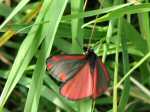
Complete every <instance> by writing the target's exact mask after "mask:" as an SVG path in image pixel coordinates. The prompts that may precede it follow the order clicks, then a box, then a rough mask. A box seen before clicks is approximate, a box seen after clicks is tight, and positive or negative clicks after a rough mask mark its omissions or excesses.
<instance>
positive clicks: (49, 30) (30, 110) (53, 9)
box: [24, 0, 68, 112]
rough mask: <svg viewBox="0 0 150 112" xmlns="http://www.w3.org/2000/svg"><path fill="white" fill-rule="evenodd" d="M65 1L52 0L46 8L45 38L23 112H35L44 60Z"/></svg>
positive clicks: (41, 81) (49, 48)
mask: <svg viewBox="0 0 150 112" xmlns="http://www.w3.org/2000/svg"><path fill="white" fill-rule="evenodd" d="M50 1H51V0H50ZM67 1H68V0H61V1H60V2H58V1H55V0H54V1H52V2H51V4H50V5H48V6H47V7H48V10H47V12H46V14H45V17H44V19H43V20H44V21H50V22H49V23H48V24H46V25H43V32H44V33H43V36H44V37H46V38H45V40H44V42H43V44H42V47H41V49H40V56H39V58H38V60H37V63H36V68H35V71H34V72H33V77H32V83H31V87H30V89H29V93H28V97H27V102H26V106H25V109H24V112H36V111H37V109H38V104H39V98H40V94H41V88H42V83H43V74H44V72H45V61H46V58H47V57H48V55H49V52H50V51H51V48H52V45H53V41H54V37H55V34H56V31H57V28H58V25H59V22H60V20H61V16H62V15H63V12H64V9H65V7H66V4H67ZM53 14H54V15H53Z"/></svg>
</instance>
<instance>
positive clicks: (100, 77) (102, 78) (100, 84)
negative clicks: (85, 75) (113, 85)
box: [92, 59, 110, 99]
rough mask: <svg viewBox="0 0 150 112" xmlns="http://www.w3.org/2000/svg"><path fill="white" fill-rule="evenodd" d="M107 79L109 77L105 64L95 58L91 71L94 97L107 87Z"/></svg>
mask: <svg viewBox="0 0 150 112" xmlns="http://www.w3.org/2000/svg"><path fill="white" fill-rule="evenodd" d="M109 80H110V77H109V73H108V71H107V68H106V66H105V65H104V64H103V63H102V62H101V61H100V60H99V59H97V60H96V62H95V68H94V72H93V94H92V97H93V98H94V99H95V98H97V97H98V96H100V95H101V94H102V93H103V92H104V91H105V90H106V89H107V88H108V84H109Z"/></svg>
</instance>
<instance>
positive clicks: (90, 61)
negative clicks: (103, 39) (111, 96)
mask: <svg viewBox="0 0 150 112" xmlns="http://www.w3.org/2000/svg"><path fill="white" fill-rule="evenodd" d="M47 70H48V72H49V74H51V75H52V76H53V77H54V78H55V79H57V80H58V81H61V82H62V86H61V87H60V94H61V95H62V96H64V97H66V98H68V99H70V100H81V99H84V98H88V97H91V98H92V99H96V98H97V97H98V96H100V95H101V94H102V93H103V92H105V91H106V89H107V88H108V83H109V81H110V76H109V73H108V70H107V68H106V66H105V64H104V63H102V61H101V60H100V59H99V57H98V56H97V55H96V54H95V53H94V51H93V50H92V49H87V50H86V52H85V54H79V55H77V54H74V55H55V56H52V57H49V58H48V59H47Z"/></svg>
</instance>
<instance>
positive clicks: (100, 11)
mask: <svg viewBox="0 0 150 112" xmlns="http://www.w3.org/2000/svg"><path fill="white" fill-rule="evenodd" d="M130 5H131V3H126V4H122V5H117V6H112V7H108V8H104V9H97V10H92V11H86V12H80V13H78V14H73V15H66V16H64V17H63V20H68V19H75V18H83V17H91V16H95V15H99V14H105V13H109V12H112V11H115V10H118V9H120V8H123V7H127V6H130Z"/></svg>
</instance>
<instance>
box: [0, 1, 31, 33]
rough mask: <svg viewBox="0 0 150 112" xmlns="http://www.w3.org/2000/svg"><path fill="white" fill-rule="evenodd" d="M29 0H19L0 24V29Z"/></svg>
mask: <svg viewBox="0 0 150 112" xmlns="http://www.w3.org/2000/svg"><path fill="white" fill-rule="evenodd" d="M29 1H30V0H21V1H20V2H19V4H18V5H17V6H16V7H15V9H14V10H13V11H12V12H11V14H10V15H9V16H8V17H7V19H6V20H5V21H4V22H3V23H2V24H1V25H0V30H1V29H2V28H3V27H4V26H5V25H6V24H7V23H8V22H9V21H10V20H11V19H12V18H13V17H14V16H15V15H16V14H17V13H18V12H19V11H20V10H21V9H22V8H23V7H24V6H25V5H26V4H27V3H28V2H29Z"/></svg>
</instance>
